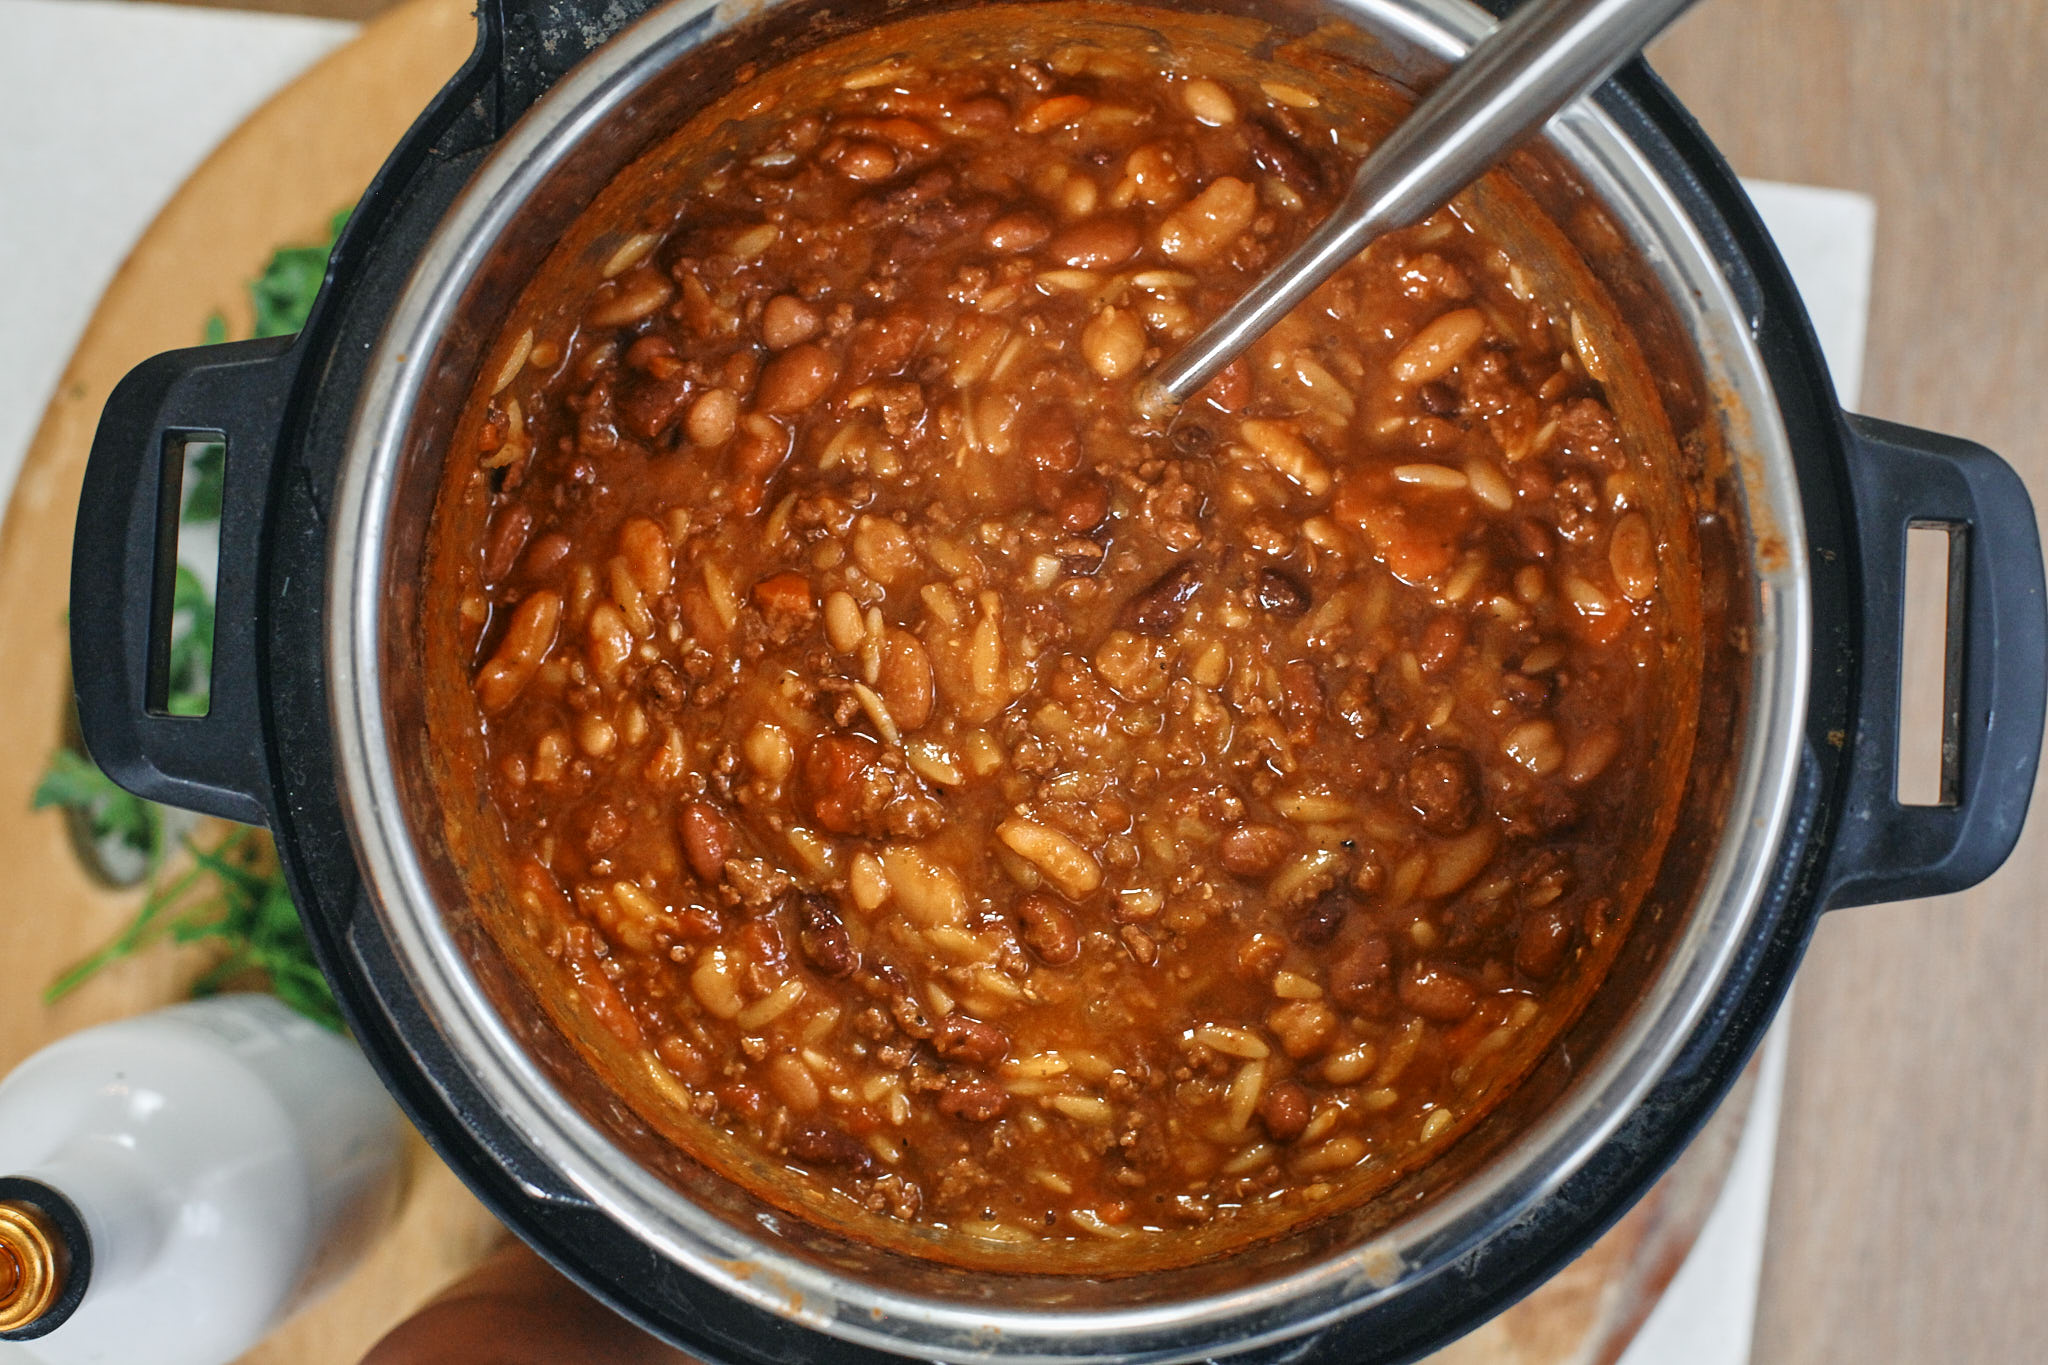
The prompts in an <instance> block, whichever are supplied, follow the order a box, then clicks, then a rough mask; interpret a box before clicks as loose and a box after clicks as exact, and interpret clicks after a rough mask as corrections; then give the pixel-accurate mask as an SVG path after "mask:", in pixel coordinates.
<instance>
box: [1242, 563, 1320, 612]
mask: <svg viewBox="0 0 2048 1365" xmlns="http://www.w3.org/2000/svg"><path fill="white" fill-rule="evenodd" d="M1252 600H1253V601H1255V602H1257V603H1258V604H1259V606H1260V608H1261V609H1262V610H1265V611H1269V612H1271V613H1273V614H1274V615H1275V616H1278V617H1281V618H1283V619H1291V618H1293V617H1296V616H1300V615H1302V614H1303V613H1304V612H1306V611H1307V610H1308V608H1309V603H1310V602H1311V601H1312V600H1313V599H1312V598H1311V597H1310V596H1309V591H1308V586H1307V585H1306V584H1304V583H1303V582H1302V581H1301V580H1300V579H1298V578H1296V577H1295V576H1294V575H1293V574H1291V573H1288V572H1287V571H1286V570H1285V569H1277V568H1274V567H1273V566H1272V565H1271V564H1268V565H1266V566H1265V567H1264V568H1262V569H1260V570H1259V572H1258V574H1257V576H1256V577H1254V578H1253V579H1252Z"/></svg>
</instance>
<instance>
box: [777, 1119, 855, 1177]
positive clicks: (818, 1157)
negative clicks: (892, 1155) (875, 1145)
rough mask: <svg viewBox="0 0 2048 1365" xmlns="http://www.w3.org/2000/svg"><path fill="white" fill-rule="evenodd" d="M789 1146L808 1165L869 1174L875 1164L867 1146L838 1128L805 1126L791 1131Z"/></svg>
mask: <svg viewBox="0 0 2048 1365" xmlns="http://www.w3.org/2000/svg"><path fill="white" fill-rule="evenodd" d="M788 1145H789V1154H790V1155H791V1156H793V1157H795V1158H796V1159H797V1160H798V1161H801V1162H803V1163H804V1164H805V1165H807V1166H828V1167H834V1168H837V1169H841V1170H851V1171H866V1170H870V1169H872V1168H873V1166H874V1164H875V1156H874V1153H872V1152H870V1151H869V1150H868V1149H867V1146H866V1144H864V1143H862V1142H861V1141H860V1139H858V1138H855V1137H852V1136H850V1135H848V1134H846V1133H842V1132H840V1131H839V1130H838V1129H837V1128H824V1127H820V1126H817V1125H815V1124H805V1125H804V1126H802V1127H800V1128H795V1129H792V1130H791V1131H790V1134H789V1138H788Z"/></svg>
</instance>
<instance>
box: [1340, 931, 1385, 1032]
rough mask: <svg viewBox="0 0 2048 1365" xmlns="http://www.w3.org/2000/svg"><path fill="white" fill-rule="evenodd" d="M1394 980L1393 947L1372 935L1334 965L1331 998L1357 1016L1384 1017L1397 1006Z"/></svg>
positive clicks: (1361, 940) (1359, 942)
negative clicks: (1394, 1005) (1392, 1005)
mask: <svg viewBox="0 0 2048 1365" xmlns="http://www.w3.org/2000/svg"><path fill="white" fill-rule="evenodd" d="M1393 978H1394V955H1393V948H1392V946H1391V945H1390V944H1389V943H1388V942H1387V940H1386V939H1384V938H1382V937H1381V936H1380V935H1378V934H1369V935H1367V936H1366V937H1365V938H1362V939H1360V940H1359V941H1358V942H1357V943H1354V944H1353V945H1351V947H1350V949H1349V950H1348V951H1346V952H1345V953H1344V954H1343V955H1342V956H1341V957H1339V958H1338V959H1337V960H1336V961H1334V962H1332V963H1331V964H1330V998H1331V999H1333V1000H1335V1001H1336V1002H1337V1003H1338V1004H1340V1005H1342V1006H1344V1007H1345V1008H1346V1009H1348V1010H1351V1011H1352V1012H1354V1013H1356V1014H1362V1015H1365V1016H1367V1017H1369V1018H1378V1017H1382V1016H1383V1015H1384V1014H1385V1013H1386V1011H1387V1008H1388V1007H1389V1006H1390V1005H1391V1004H1392V1003H1393V999H1392V996H1393Z"/></svg>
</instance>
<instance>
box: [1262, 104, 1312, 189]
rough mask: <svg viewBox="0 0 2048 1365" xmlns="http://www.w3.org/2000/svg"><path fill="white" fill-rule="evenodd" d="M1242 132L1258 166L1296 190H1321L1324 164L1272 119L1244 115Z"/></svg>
mask: <svg viewBox="0 0 2048 1365" xmlns="http://www.w3.org/2000/svg"><path fill="white" fill-rule="evenodd" d="M1244 135H1245V141H1246V143H1248V144H1249V145H1250V147H1251V152H1252V160H1253V161H1254V162H1256V163H1258V167H1259V169H1260V170H1262V171H1264V172H1266V174H1268V175H1271V176H1274V177H1275V178H1277V179H1278V180H1279V181H1280V182H1281V183H1282V184H1284V185H1286V186H1287V187H1288V188H1289V189H1291V190H1293V191H1295V192H1296V193H1297V194H1320V193H1321V192H1322V188H1323V180H1324V176H1323V168H1322V167H1321V166H1319V165H1318V164H1316V160H1315V158H1314V157H1312V156H1310V155H1309V154H1308V152H1307V151H1306V150H1305V149H1304V148H1303V147H1302V146H1301V144H1300V143H1298V142H1296V141H1295V140H1294V139H1293V138H1292V137H1289V136H1288V135H1287V133H1285V132H1284V131H1282V130H1281V128H1280V127H1279V126H1278V125H1277V124H1275V123H1274V122H1273V121H1272V120H1271V119H1267V118H1251V119H1247V120H1246V121H1245V127H1244Z"/></svg>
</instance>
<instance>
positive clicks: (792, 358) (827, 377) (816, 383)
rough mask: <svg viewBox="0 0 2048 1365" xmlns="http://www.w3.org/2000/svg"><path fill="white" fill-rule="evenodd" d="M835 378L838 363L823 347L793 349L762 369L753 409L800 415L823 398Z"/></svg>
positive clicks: (779, 414)
mask: <svg viewBox="0 0 2048 1365" xmlns="http://www.w3.org/2000/svg"><path fill="white" fill-rule="evenodd" d="M838 377H839V361H838V359H837V358H836V357H834V356H833V354H832V353H831V352H830V351H827V350H826V349H825V348H824V347H823V346H820V345H818V344H817V343H816V342H805V343H803V344H802V345H799V346H792V347H790V348H789V349H788V350H786V351H784V352H783V353H782V354H780V355H778V356H776V357H775V359H773V360H771V361H769V362H768V364H767V365H766V366H765V367H764V368H763V369H762V371H761V383H760V386H759V387H758V388H756V389H755V390H754V406H755V407H756V408H757V409H759V410H760V411H762V412H765V413H769V414H772V415H775V416H786V415H788V414H791V413H798V412H802V411H803V410H804V409H806V408H808V407H810V406H811V405H812V404H813V403H815V402H817V401H818V400H819V399H820V398H823V397H824V396H825V394H826V392H827V391H828V390H829V389H831V387H832V381H833V380H834V379H836V378H838Z"/></svg>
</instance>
